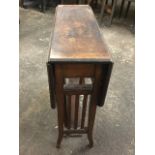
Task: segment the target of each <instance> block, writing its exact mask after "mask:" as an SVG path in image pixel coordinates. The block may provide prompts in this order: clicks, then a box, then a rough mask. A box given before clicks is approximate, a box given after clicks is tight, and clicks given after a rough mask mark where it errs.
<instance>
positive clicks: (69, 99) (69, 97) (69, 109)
mask: <svg viewBox="0 0 155 155" xmlns="http://www.w3.org/2000/svg"><path fill="white" fill-rule="evenodd" d="M68 128H69V129H70V128H71V95H68Z"/></svg>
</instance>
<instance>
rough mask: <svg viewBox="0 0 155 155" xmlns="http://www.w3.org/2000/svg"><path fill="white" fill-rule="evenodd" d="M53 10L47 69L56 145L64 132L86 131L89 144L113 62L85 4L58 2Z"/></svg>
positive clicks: (83, 132) (89, 9)
mask: <svg viewBox="0 0 155 155" xmlns="http://www.w3.org/2000/svg"><path fill="white" fill-rule="evenodd" d="M56 10H57V11H56V20H55V28H54V31H53V35H52V39H51V43H50V54H49V60H48V63H47V69H48V78H49V89H50V98H51V107H52V108H55V106H56V104H55V103H57V112H58V129H59V130H58V131H59V134H58V140H57V147H58V148H59V147H60V144H61V141H62V137H63V134H67V135H68V134H87V136H88V140H89V146H90V147H92V146H93V136H92V135H93V134H92V133H93V126H94V121H95V113H96V107H97V105H98V106H103V104H104V100H105V97H106V92H107V88H108V84H109V80H110V75H111V70H112V65H113V62H112V60H111V56H110V54H109V52H108V50H107V48H106V45H105V43H104V40H103V38H102V36H101V34H100V31H99V27H98V24H97V22H96V19H95V17H94V14H93V12H92V10H91V8H90V7H89V6H88V5H79V6H76V5H65V6H63V5H60V6H58V7H57V9H56ZM66 78H67V79H68V82H66ZM72 78H75V80H73V79H72ZM86 78H89V79H91V80H90V81H91V82H88V81H87V80H86ZM81 95H82V96H83V99H82V100H80V97H81ZM88 96H91V98H90V99H89V100H88ZM54 98H56V101H55V102H54V101H53V100H54ZM88 101H89V102H88ZM81 104H82V108H81V106H80V105H81ZM87 107H88V108H89V110H88V123H87V125H86V123H85V118H86V114H87V113H86V111H87Z"/></svg>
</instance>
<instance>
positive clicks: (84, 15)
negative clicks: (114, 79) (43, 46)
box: [49, 5, 111, 62]
mask: <svg viewBox="0 0 155 155" xmlns="http://www.w3.org/2000/svg"><path fill="white" fill-rule="evenodd" d="M49 61H53V62H56V61H60V62H61V61H62V62H64V61H65V62H90V61H95V62H102V61H111V56H110V54H109V52H108V50H107V48H106V45H105V43H104V40H103V38H102V36H101V33H100V30H99V26H98V24H97V21H96V18H95V16H94V14H93V11H92V9H91V8H90V7H89V6H88V5H59V6H58V7H57V8H56V16H55V27H54V31H53V33H52V38H51V42H50V54H49Z"/></svg>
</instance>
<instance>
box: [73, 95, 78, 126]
mask: <svg viewBox="0 0 155 155" xmlns="http://www.w3.org/2000/svg"><path fill="white" fill-rule="evenodd" d="M78 111H79V95H76V99H75V115H74V129H77V125H78Z"/></svg>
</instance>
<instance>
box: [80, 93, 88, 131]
mask: <svg viewBox="0 0 155 155" xmlns="http://www.w3.org/2000/svg"><path fill="white" fill-rule="evenodd" d="M86 107H87V95H84V99H83V108H82V119H81V129H83V128H84V123H85V115H86Z"/></svg>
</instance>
